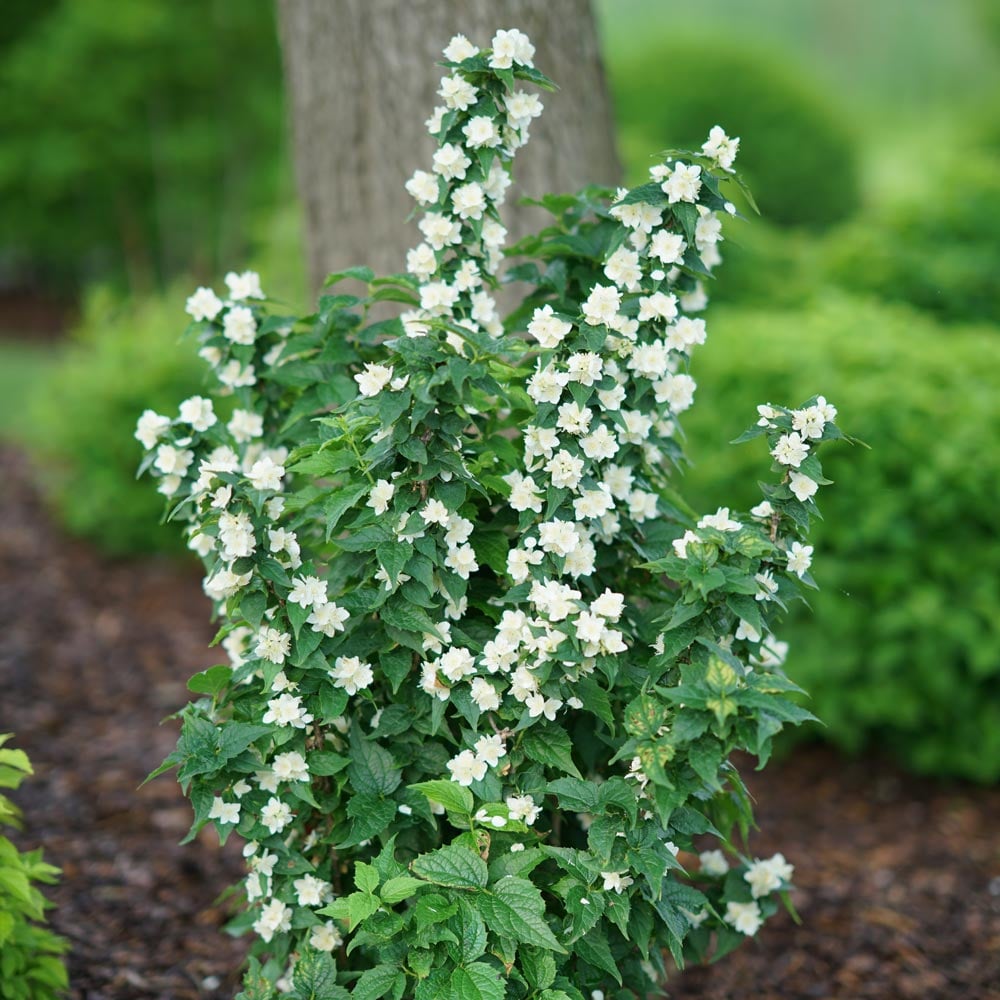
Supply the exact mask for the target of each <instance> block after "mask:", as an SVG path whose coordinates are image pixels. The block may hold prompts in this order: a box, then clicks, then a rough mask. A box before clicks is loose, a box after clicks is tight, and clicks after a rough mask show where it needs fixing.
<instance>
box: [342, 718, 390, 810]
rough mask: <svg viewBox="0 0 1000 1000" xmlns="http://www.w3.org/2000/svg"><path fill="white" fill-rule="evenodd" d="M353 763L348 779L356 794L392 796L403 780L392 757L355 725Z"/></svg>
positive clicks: (353, 732) (352, 730)
mask: <svg viewBox="0 0 1000 1000" xmlns="http://www.w3.org/2000/svg"><path fill="white" fill-rule="evenodd" d="M350 745H351V763H350V764H349V765H348V767H347V777H348V778H349V779H350V782H351V786H352V787H353V788H354V790H355V791H356V792H360V793H363V794H369V795H391V794H392V793H393V792H394V791H395V790H396V789H397V788H398V787H399V783H400V781H401V780H402V772H401V771H400V770H399V768H397V767H396V765H395V763H394V762H393V759H392V755H391V754H390V753H389V751H388V750H386V749H385V748H384V747H381V746H379V745H378V743H376V742H375V741H374V740H368V739H365V738H364V737H363V736H362V735H361V730H360V728H359V727H358V725H357V723H355V724H354V725H353V726H352V727H351V737H350Z"/></svg>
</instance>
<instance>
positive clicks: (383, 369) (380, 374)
mask: <svg viewBox="0 0 1000 1000" xmlns="http://www.w3.org/2000/svg"><path fill="white" fill-rule="evenodd" d="M354 381H355V382H357V383H358V391H359V392H360V393H361V395H362V396H377V395H378V394H379V393H380V392H381V391H382V390H383V389H384V388H385V387H386V386H387V385H388V384H389V382H390V381H392V366H391V365H388V366H387V365H376V364H373V363H372V362H368V364H366V365H365V370H364V371H363V372H360V373H359V374H357V375H355V376H354Z"/></svg>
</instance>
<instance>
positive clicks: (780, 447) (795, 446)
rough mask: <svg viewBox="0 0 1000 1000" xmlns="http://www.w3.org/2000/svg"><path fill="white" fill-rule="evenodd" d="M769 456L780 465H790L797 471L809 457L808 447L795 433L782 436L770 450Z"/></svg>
mask: <svg viewBox="0 0 1000 1000" xmlns="http://www.w3.org/2000/svg"><path fill="white" fill-rule="evenodd" d="M771 454H772V455H773V456H774V458H775V459H776V460H777V461H778V462H780V463H781V464H782V465H790V466H791V467H792V468H793V469H797V468H798V467H799V466H800V465H801V464H802V463H803V462H804V461H805V459H806V457H807V456H808V455H809V445H808V444H806V442H805V441H804V440H803V439H802V437H801V435H800V434H799V433H798V432H797V431H792V432H791V433H790V434H782V435H781V437H780V438H778V442H777V444H776V445H775V446H774V447H773V448H772V449H771Z"/></svg>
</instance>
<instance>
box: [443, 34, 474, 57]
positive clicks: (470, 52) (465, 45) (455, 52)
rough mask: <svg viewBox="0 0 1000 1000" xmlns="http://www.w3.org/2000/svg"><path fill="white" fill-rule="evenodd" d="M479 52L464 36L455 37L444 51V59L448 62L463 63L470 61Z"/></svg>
mask: <svg viewBox="0 0 1000 1000" xmlns="http://www.w3.org/2000/svg"><path fill="white" fill-rule="evenodd" d="M478 52H479V49H477V48H476V47H475V45H473V44H472V42H470V41H469V39H468V38H466V37H465V35H455V37H454V38H452V40H451V41H450V42H449V43H448V45H447V46H446V47H445V50H444V57H445V59H447V60H448V62H464V61H465V60H466V59H471V58H472V57H473V56H474V55H476V54H477V53H478Z"/></svg>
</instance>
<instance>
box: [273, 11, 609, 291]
mask: <svg viewBox="0 0 1000 1000" xmlns="http://www.w3.org/2000/svg"><path fill="white" fill-rule="evenodd" d="M278 14H279V26H280V32H281V40H282V49H283V52H284V61H285V76H286V80H287V84H288V93H289V102H290V107H291V113H292V126H293V133H294V148H295V159H296V172H297V178H298V187H299V193H300V196H301V199H302V204H303V211H304V216H305V234H306V249H307V254H308V263H309V276H310V281H311V284H312V287H313V288H314V289H317V288H318V287H319V286H320V284H321V283H322V280H323V278H324V277H325V276H326V274H328V273H329V272H330V271H336V270H341V269H343V268H344V267H350V266H351V265H354V264H369V265H370V266H371V267H373V268H374V269H375V270H376V271H377V272H380V273H391V272H396V271H400V270H402V269H403V261H404V258H405V253H406V250H407V249H408V248H410V247H412V246H414V245H416V243H417V242H418V240H419V234H418V233H417V231H416V227H415V226H414V225H413V224H412V223H407V221H406V220H407V217H408V216H409V214H410V212H411V211H412V210H413V207H414V204H413V201H412V199H411V198H410V196H409V195H407V194H406V192H405V190H404V187H403V185H404V183H405V181H406V179H407V178H408V177H409V176H410V174H411V173H412V172H413V171H414V170H415V169H417V168H422V169H430V159H431V154H432V152H433V149H434V145H433V140H432V139H431V137H430V136H429V135H428V134H427V129H426V127H425V125H424V121H425V119H426V118H427V117H428V116H429V115H430V113H431V111H432V110H433V108H434V107H435V106H436V105H437V104H438V103H440V99H439V98H438V97H437V96H436V91H437V88H438V86H439V81H440V78H441V75H442V73H443V70H442V68H441V67H440V66H437V65H436V63H437V61H438V60H439V59H441V58H442V56H441V50H442V49H443V48H444V47H445V45H447V44H448V40H449V39H450V38H451V37H452V36H453V35H455V34H459V33H461V34H464V35H466V36H467V37H468V38H469V39H470V41H472V42H473V43H474V44H475V45H478V46H479V47H481V48H485V47H488V46H489V44H490V41H491V39H492V37H493V34H494V32H495V31H496V30H497V29H498V28H511V27H516V28H520V29H521V30H522V31H525V32H526V33H527V34H528V35H529V37H530V38H531V40H532V41H533V42H534V44H535V46H536V49H537V51H536V54H535V65H536V66H537V67H538V68H539V69H540V70H541V71H542V72H543V73H545V74H546V75H547V76H549V77H550V78H551V79H553V80H554V81H555V82H556V83H557V84H558V85H559V87H560V90H559V92H558V93H554V94H547V93H542V94H541V97H542V100H543V102H544V104H545V112H544V114H543V115H542V117H541V118H539V119H538V120H537V121H535V122H534V123H532V126H531V141H530V142H529V143H528V145H527V146H526V147H525V148H524V149H523V150H521V151H519V152H518V154H517V158H516V160H515V163H514V179H515V182H516V185H515V187H513V188H511V190H510V192H509V193H508V200H507V203H506V204H505V206H504V208H503V210H502V211H503V214H504V223H505V225H506V226H507V227H508V229H509V230H510V233H511V239H516V238H517V237H518V236H520V235H523V234H524V233H525V232H529V231H531V230H532V229H537V228H539V227H540V226H542V225H544V224H545V219H546V215H545V213H543V212H541V211H540V210H539V209H537V208H528V207H525V206H520V205H516V204H514V202H515V201H516V198H517V197H518V196H520V195H528V196H531V197H538V196H540V195H542V194H545V193H547V192H550V191H567V190H571V189H574V188H577V187H580V186H581V185H583V184H587V183H604V184H614V183H616V182H617V181H618V180H619V176H620V166H619V163H618V157H617V154H616V151H615V145H614V134H613V129H612V117H611V109H610V102H609V99H608V94H607V90H606V88H605V82H604V69H603V65H602V63H601V56H600V50H599V46H598V40H597V33H596V28H595V25H594V19H593V15H592V12H591V9H590V3H589V0H461V2H454V3H446V2H443V0H278ZM529 89H530V88H529ZM512 195H513V196H514V197H511V196H512Z"/></svg>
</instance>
